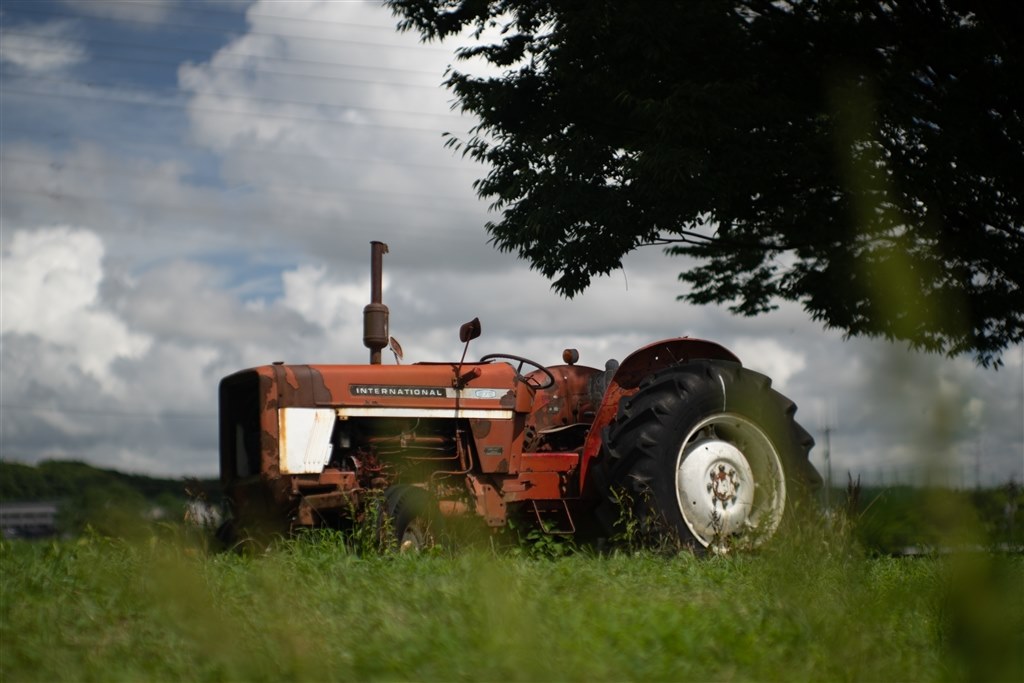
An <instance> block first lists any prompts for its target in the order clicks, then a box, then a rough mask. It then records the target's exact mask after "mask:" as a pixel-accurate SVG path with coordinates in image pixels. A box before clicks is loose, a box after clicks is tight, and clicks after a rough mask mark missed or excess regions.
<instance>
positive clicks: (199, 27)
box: [18, 9, 451, 54]
mask: <svg viewBox="0 0 1024 683" xmlns="http://www.w3.org/2000/svg"><path fill="white" fill-rule="evenodd" d="M18 12H19V14H35V15H43V16H51V17H56V18H58V19H79V20H80V19H83V18H87V19H89V20H91V21H104V20H106V21H108V22H113V23H117V24H141V25H143V26H152V27H156V28H160V29H185V30H187V31H188V32H190V33H197V32H198V33H213V34H217V35H223V34H224V32H225V30H226V29H225V27H223V26H209V25H207V24H177V23H174V22H167V21H157V20H152V19H137V18H128V17H124V18H120V17H119V18H117V19H104V18H103V17H96V16H94V15H81V14H65V13H58V12H49V11H43V10H25V9H19V10H18ZM307 21H308V23H310V24H315V25H320V24H326V25H333V26H337V27H339V28H342V27H348V26H349V24H346V23H345V22H320V21H316V20H311V19H310V20H307ZM394 31H395V33H397V26H396V28H395V29H394ZM245 35H247V36H260V37H272V38H289V39H294V40H302V41H317V42H325V43H342V44H347V45H359V46H363V47H386V48H388V49H389V50H390V49H400V50H418V51H421V52H438V53H440V52H445V53H449V54H450V53H451V50H449V49H447V48H440V47H436V48H435V47H427V46H423V45H400V44H394V43H374V42H368V41H358V40H347V39H341V38H325V37H323V36H312V35H300V34H294V33H279V32H273V33H272V32H267V31H259V30H254V29H252V28H251V25H250V27H249V28H246V30H245Z"/></svg>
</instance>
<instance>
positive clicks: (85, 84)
mask: <svg viewBox="0 0 1024 683" xmlns="http://www.w3.org/2000/svg"><path fill="white" fill-rule="evenodd" d="M33 83H59V84H63V85H72V86H80V87H82V88H85V89H87V90H102V89H106V90H107V91H110V90H113V91H115V92H118V93H128V94H130V95H135V94H138V95H141V96H142V97H149V95H148V94H147V92H146V91H141V90H139V89H138V88H124V87H121V86H118V85H117V84H112V83H95V82H89V81H80V80H76V79H73V78H56V77H45V78H36V79H33ZM3 87H4V88H5V89H8V90H10V88H9V87H7V86H3ZM14 92H18V91H17V90H15V91H14ZM20 92H21V93H22V94H25V93H29V92H32V93H34V92H37V91H25V90H23V91H20ZM41 94H42V95H44V96H56V97H61V96H63V95H64V94H63V93H41ZM104 94H105V93H104ZM199 94H200V95H204V96H212V97H216V98H218V99H228V100H238V101H240V102H262V103H270V104H285V105H298V106H302V107H311V108H315V109H318V110H327V111H331V110H340V111H342V112H349V111H365V112H371V113H378V114H397V115H400V116H429V117H432V118H439V119H453V120H460V121H462V120H465V117H463V116H462V115H459V114H431V113H428V112H422V111H413V110H409V109H389V108H386V107H365V106H362V105H356V104H343V103H326V102H312V101H308V100H306V101H302V100H286V99H281V98H276V97H255V96H252V95H227V94H222V93H217V92H212V93H210V92H203V93H199ZM193 96H194V95H193ZM100 97H103V95H100ZM169 105H170V103H169ZM182 106H183V107H191V105H190V104H185V105H182ZM242 113H248V112H242Z"/></svg>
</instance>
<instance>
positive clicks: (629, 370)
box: [580, 337, 740, 497]
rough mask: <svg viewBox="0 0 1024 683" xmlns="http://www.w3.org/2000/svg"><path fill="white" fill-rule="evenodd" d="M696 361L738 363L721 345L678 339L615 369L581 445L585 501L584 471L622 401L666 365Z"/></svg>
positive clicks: (583, 482)
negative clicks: (644, 380)
mask: <svg viewBox="0 0 1024 683" xmlns="http://www.w3.org/2000/svg"><path fill="white" fill-rule="evenodd" d="M695 359H712V360H727V361H732V362H734V363H739V362H740V359H739V358H737V357H736V355H735V354H733V353H732V352H731V351H729V350H728V349H726V348H725V347H724V346H722V345H721V344H716V343H715V342H712V341H707V340H704V339H692V338H690V337H677V338H675V339H664V340H662V341H658V342H654V343H653V344H649V345H647V346H645V347H643V348H641V349H638V350H636V351H634V352H633V353H631V354H630V355H629V356H627V357H626V359H625V360H623V361H622V363H620V364H619V367H618V369H617V370H616V371H615V374H614V375H613V376H612V378H611V380H610V381H609V382H608V388H607V389H606V390H605V392H604V398H603V399H602V400H601V405H600V407H599V408H598V409H597V415H596V416H595V417H594V422H593V424H592V425H591V427H590V432H589V433H588V434H587V440H586V442H585V443H584V445H583V457H582V458H581V460H580V486H581V488H582V489H583V490H582V491H581V495H582V496H583V497H588V494H589V495H593V494H594V493H596V492H594V491H587V490H586V488H587V481H588V480H587V471H588V470H589V469H590V462H591V460H592V459H593V458H595V457H597V455H598V454H599V453H600V452H601V440H602V436H603V432H604V428H605V427H607V426H608V424H609V423H611V421H612V420H613V419H615V416H616V415H617V414H618V412H619V403H620V402H621V401H622V399H624V398H627V397H629V396H632V395H633V394H635V393H636V391H637V388H638V387H639V386H640V382H642V381H643V379H644V378H645V377H647V376H648V375H650V374H651V373H653V372H655V371H657V370H660V369H661V368H664V367H667V366H669V365H676V364H678V363H685V362H687V361H690V360H695Z"/></svg>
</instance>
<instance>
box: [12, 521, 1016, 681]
mask: <svg viewBox="0 0 1024 683" xmlns="http://www.w3.org/2000/svg"><path fill="white" fill-rule="evenodd" d="M0 553H2V555H0V558H2V564H3V572H2V584H0V585H2V596H3V606H2V617H0V635H2V657H0V679H2V680H4V681H12V682H13V681H51V680H58V681H59V680H85V681H91V680H95V681H138V680H204V681H205V680H210V681H264V680H268V681H269V680H274V681H277V680H309V681H330V680H381V679H384V680H446V681H447V680H453V681H457V680H474V681H476V680H488V681H490V680H494V681H497V680H501V681H548V680H559V681H561V680H588V681H591V680H615V681H621V680H645V681H647V680H672V681H677V680H694V679H696V680H787V681H790V680H815V681H819V680H853V681H868V680H872V681H883V680H901V681H905V680H928V681H933V680H1007V681H1019V680H1021V679H1022V675H1021V674H1022V673H1024V669H1022V666H1024V665H1022V655H1021V653H1022V651H1024V642H1021V638H1022V636H1021V634H1022V632H1024V616H1022V615H1024V595H1022V588H1021V587H1022V586H1024V561H1022V560H1021V558H1019V557H999V556H990V555H971V556H969V557H944V558H943V557H933V558H916V559H894V558H870V559H869V558H866V557H864V555H863V554H862V553H859V552H857V551H856V549H855V548H854V547H853V546H851V545H849V544H847V543H846V542H842V541H836V540H834V539H829V538H826V537H824V536H822V535H821V534H806V535H805V534H798V535H796V536H795V537H793V538H791V539H790V540H789V541H788V542H786V543H783V544H776V545H775V546H773V547H772V548H770V549H767V550H765V551H763V552H761V553H759V554H756V555H746V556H732V557H711V558H707V559H703V560H700V559H695V558H693V557H692V556H690V555H688V554H680V555H678V556H673V557H666V556H662V555H655V554H649V553H643V552H640V553H621V554H611V555H604V556H598V555H593V554H587V553H573V554H570V555H568V556H566V557H562V558H559V559H555V560H551V559H537V558H531V557H528V556H522V555H513V554H510V553H507V552H497V551H492V550H487V549H475V550H467V551H462V552H459V553H449V552H442V553H438V554H432V555H425V556H423V555H421V556H407V555H401V554H387V555H381V556H369V557H360V556H358V555H356V554H354V553H353V552H351V551H350V550H347V549H346V547H345V545H344V544H342V543H340V542H339V539H338V538H337V537H336V536H335V535H332V534H311V535H308V536H306V537H303V538H299V539H295V540H291V541H288V542H282V543H280V544H277V545H275V546H272V547H271V548H269V549H267V550H266V551H265V552H260V553H253V554H248V555H246V554H237V553H220V554H209V553H207V552H206V551H205V550H204V549H203V548H202V546H201V545H196V544H193V543H189V542H187V541H184V540H182V539H180V538H176V539H175V538H171V539H167V538H163V539H162V538H158V537H153V538H151V539H150V540H149V541H148V542H144V543H128V542H125V541H117V540H109V539H103V538H99V537H86V538H83V539H81V540H79V541H75V542H54V543H49V544H32V543H25V542H13V543H12V542H4V543H3V544H2V546H0Z"/></svg>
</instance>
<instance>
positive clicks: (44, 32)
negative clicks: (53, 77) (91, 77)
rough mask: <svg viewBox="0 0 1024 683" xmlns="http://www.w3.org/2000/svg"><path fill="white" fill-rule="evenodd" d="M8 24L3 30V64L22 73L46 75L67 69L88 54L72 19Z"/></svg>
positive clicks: (0, 59)
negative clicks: (76, 33) (76, 32)
mask: <svg viewBox="0 0 1024 683" xmlns="http://www.w3.org/2000/svg"><path fill="white" fill-rule="evenodd" d="M5 24H6V27H5V29H4V30H3V31H2V32H0V63H4V64H9V65H11V66H13V67H14V68H15V69H17V70H18V71H19V72H20V73H21V74H25V75H31V76H43V75H47V74H55V73H59V72H63V71H67V70H68V69H70V68H71V67H74V66H76V65H78V64H81V63H82V62H84V61H85V59H86V57H87V53H86V50H85V47H84V46H83V45H82V43H81V42H80V41H79V40H78V39H77V38H76V37H75V30H74V24H73V23H71V22H68V21H52V22H46V23H31V24H28V23H27V24H16V25H14V26H12V25H11V24H10V22H8V21H5Z"/></svg>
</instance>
